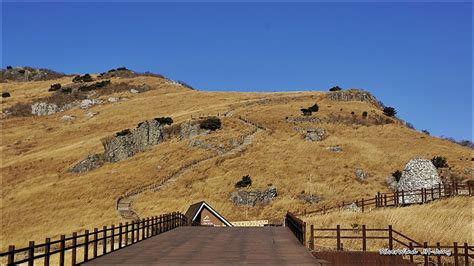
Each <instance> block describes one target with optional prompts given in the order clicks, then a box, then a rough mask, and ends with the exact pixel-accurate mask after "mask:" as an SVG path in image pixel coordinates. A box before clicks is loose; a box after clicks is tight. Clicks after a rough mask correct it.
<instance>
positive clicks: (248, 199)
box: [230, 187, 278, 207]
mask: <svg viewBox="0 0 474 266" xmlns="http://www.w3.org/2000/svg"><path fill="white" fill-rule="evenodd" d="M277 195H278V194H277V190H276V188H275V187H270V188H268V189H267V190H264V191H260V190H254V191H243V190H239V191H234V192H232V193H231V194H230V200H231V201H232V202H233V203H234V204H235V205H237V206H252V207H253V206H255V205H257V204H262V205H265V204H268V203H270V202H271V201H272V200H273V199H274V198H275V197H276V196H277Z"/></svg>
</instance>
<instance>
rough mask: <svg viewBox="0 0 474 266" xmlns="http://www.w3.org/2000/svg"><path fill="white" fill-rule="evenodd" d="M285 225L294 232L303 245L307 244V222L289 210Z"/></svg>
mask: <svg viewBox="0 0 474 266" xmlns="http://www.w3.org/2000/svg"><path fill="white" fill-rule="evenodd" d="M285 226H286V227H288V228H289V229H290V230H291V232H293V234H294V235H295V236H296V238H297V239H298V241H299V242H300V243H301V244H302V245H306V222H304V221H303V220H301V219H299V218H298V217H296V215H294V214H293V213H291V212H287V213H286V216H285Z"/></svg>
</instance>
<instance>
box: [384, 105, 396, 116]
mask: <svg viewBox="0 0 474 266" xmlns="http://www.w3.org/2000/svg"><path fill="white" fill-rule="evenodd" d="M383 114H384V115H386V116H390V117H393V116H395V115H396V114H397V111H396V110H395V108H393V107H384V108H383Z"/></svg>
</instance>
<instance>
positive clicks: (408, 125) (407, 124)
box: [405, 122, 415, 129]
mask: <svg viewBox="0 0 474 266" xmlns="http://www.w3.org/2000/svg"><path fill="white" fill-rule="evenodd" d="M405 126H407V127H408V128H411V129H415V126H414V125H413V124H412V123H410V122H406V123H405Z"/></svg>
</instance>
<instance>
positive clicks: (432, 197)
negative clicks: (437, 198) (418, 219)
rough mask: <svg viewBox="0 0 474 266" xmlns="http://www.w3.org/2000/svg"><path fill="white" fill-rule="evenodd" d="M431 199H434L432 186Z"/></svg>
mask: <svg viewBox="0 0 474 266" xmlns="http://www.w3.org/2000/svg"><path fill="white" fill-rule="evenodd" d="M431 201H434V190H433V187H431Z"/></svg>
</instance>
